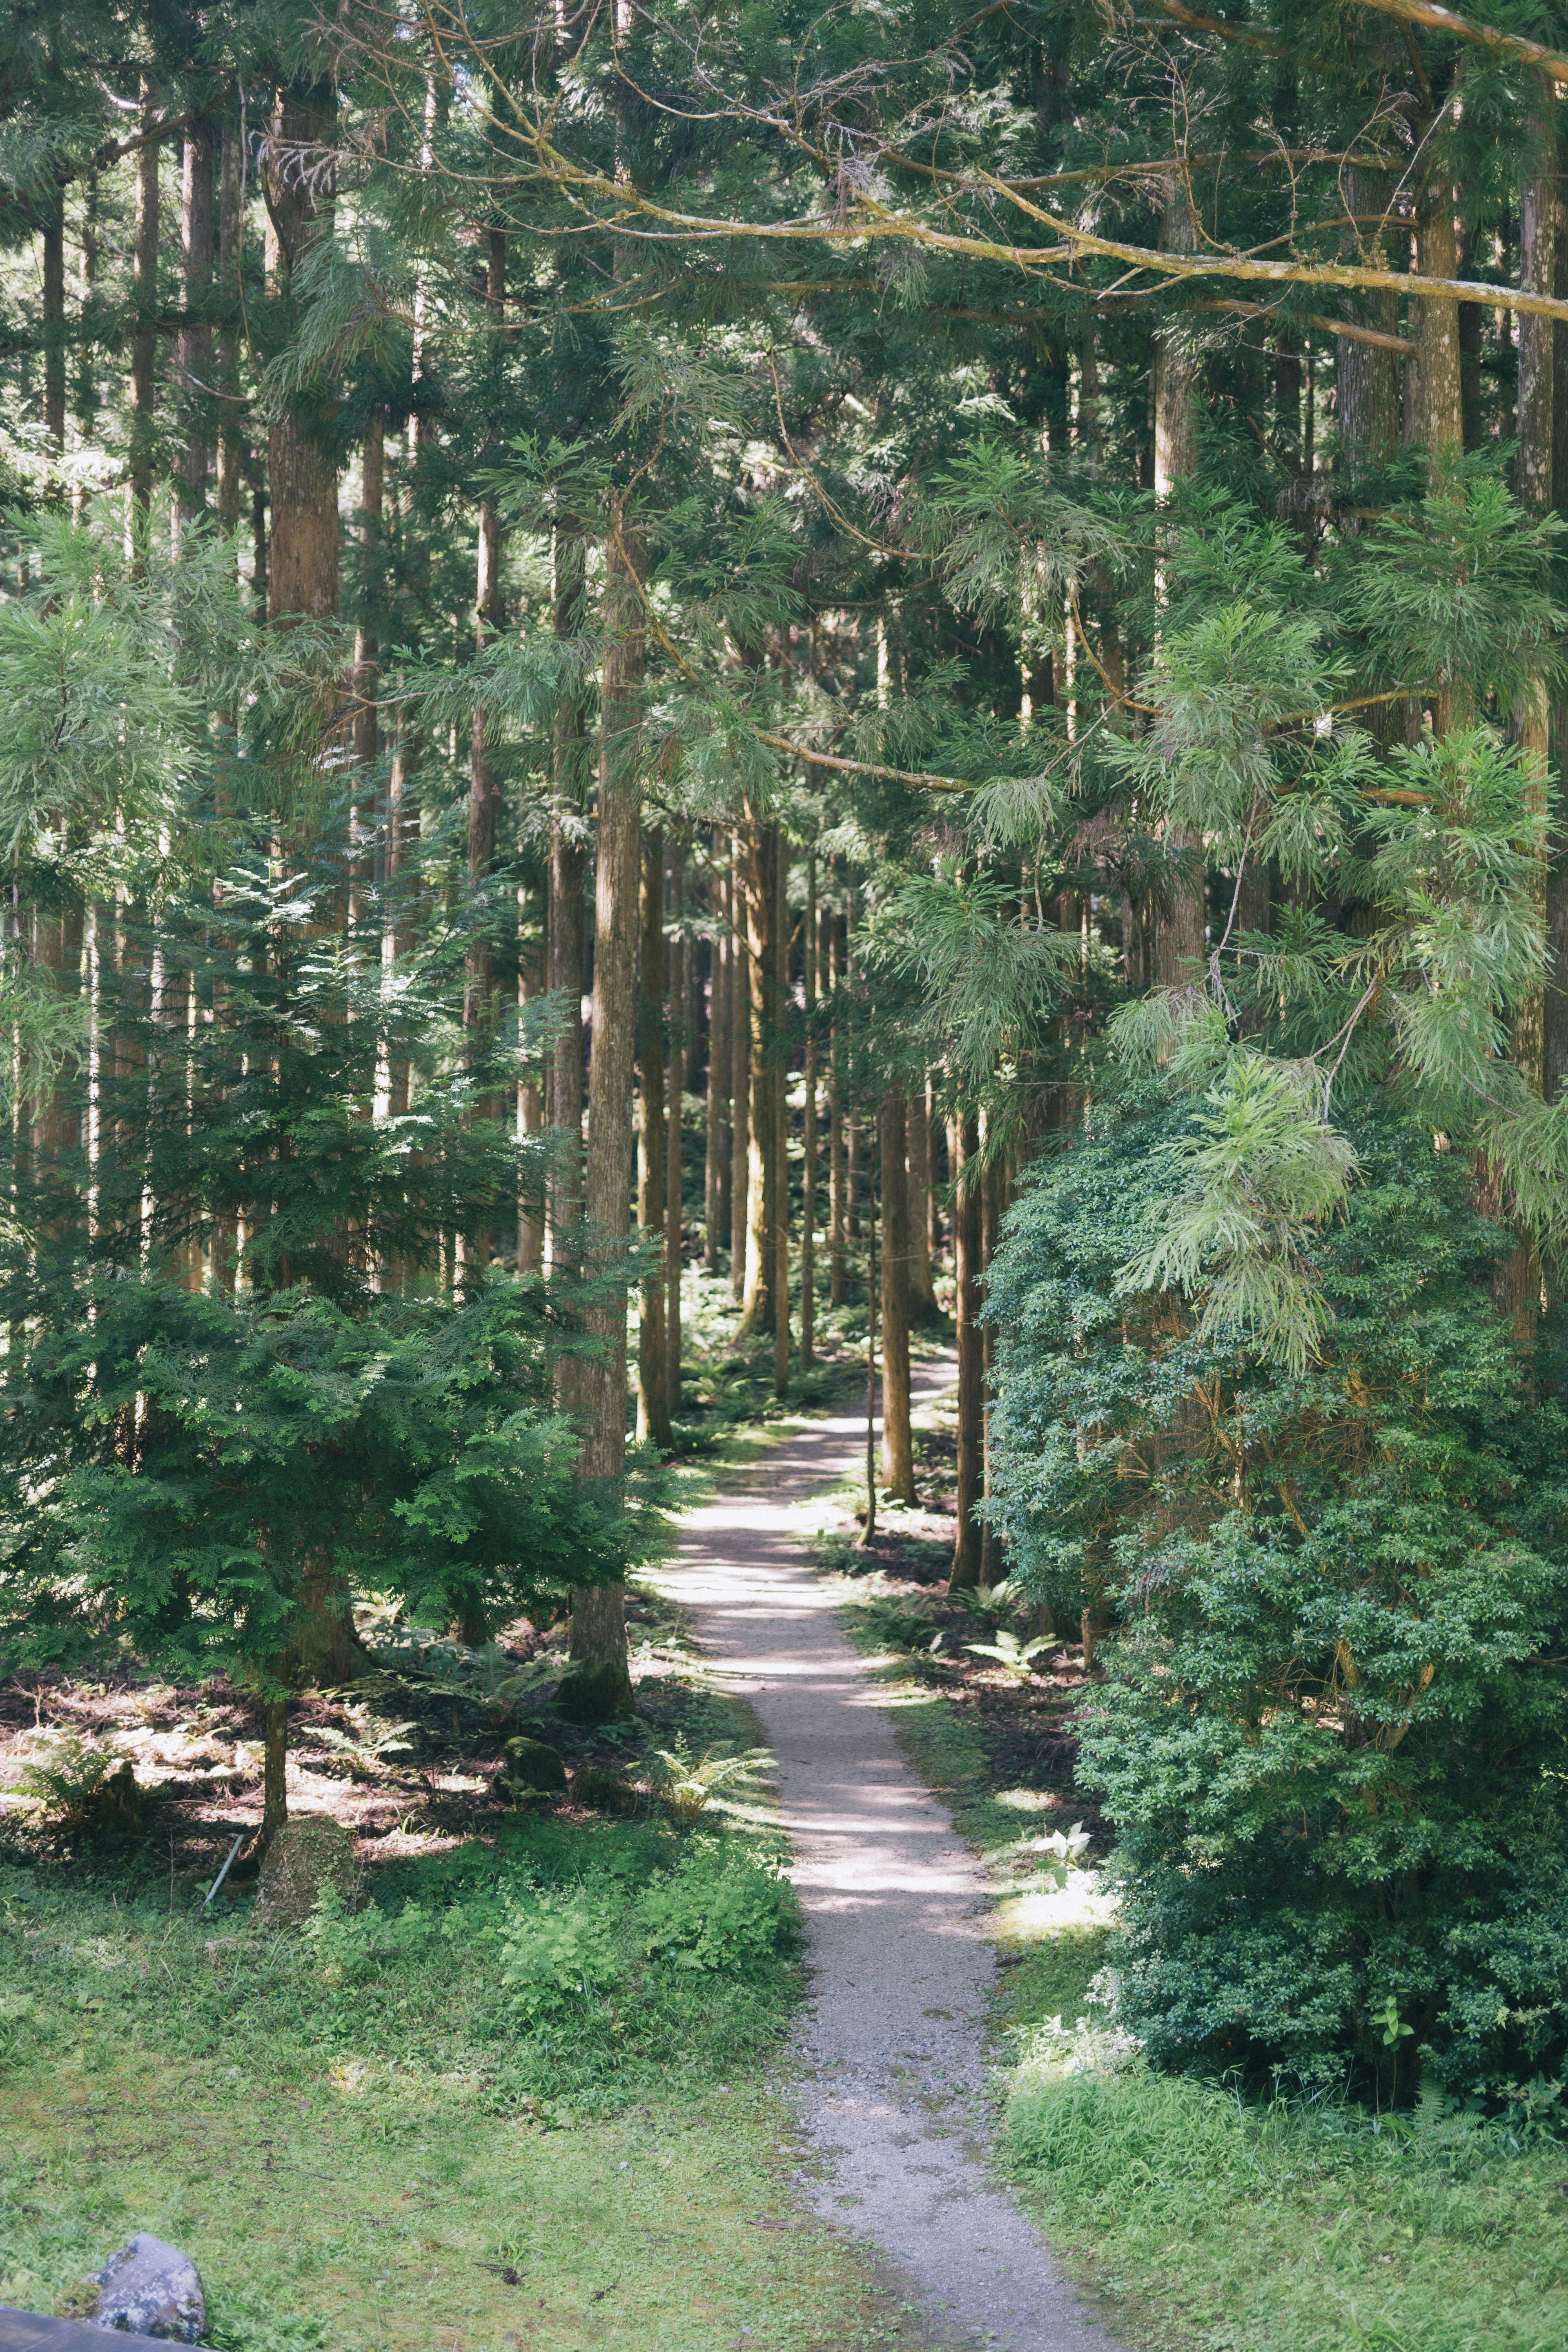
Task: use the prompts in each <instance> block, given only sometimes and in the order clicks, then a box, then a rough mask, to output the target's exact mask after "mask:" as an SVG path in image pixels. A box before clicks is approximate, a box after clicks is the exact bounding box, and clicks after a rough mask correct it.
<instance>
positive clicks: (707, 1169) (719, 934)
mask: <svg viewBox="0 0 1568 2352" xmlns="http://www.w3.org/2000/svg"><path fill="white" fill-rule="evenodd" d="M719 843H720V836H719V835H718V834H717V833H715V835H714V841H713V858H712V862H711V865H710V893H709V896H710V911H711V916H712V924H711V929H712V935H713V936H712V947H711V950H710V954H709V960H708V974H709V977H708V1117H707V1120H706V1123H705V1133H704V1136H703V1155H702V1213H703V1229H702V1263H703V1265H704V1266H705V1267H706V1269H707V1271H708V1272H709V1273H710V1274H717V1272H718V1270H719V1252H720V1249H721V1245H722V1238H721V1237H722V1236H723V1234H725V1232H726V1231H727V1228H728V1218H727V1215H726V1211H727V1210H728V1208H729V1198H730V1196H729V1182H728V1179H729V1173H730V1076H731V1043H730V996H731V988H730V975H731V964H732V957H731V945H730V939H729V935H728V934H729V912H730V908H729V889H728V885H727V876H726V873H725V871H724V869H722V868H721V866H720V863H719Z"/></svg>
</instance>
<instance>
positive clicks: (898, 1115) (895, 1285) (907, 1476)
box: [877, 1087, 915, 1503]
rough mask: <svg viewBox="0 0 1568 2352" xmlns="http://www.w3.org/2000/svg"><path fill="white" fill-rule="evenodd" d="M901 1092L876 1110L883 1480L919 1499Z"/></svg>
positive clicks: (891, 1093) (890, 1091)
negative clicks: (912, 1406)
mask: <svg viewBox="0 0 1568 2352" xmlns="http://www.w3.org/2000/svg"><path fill="white" fill-rule="evenodd" d="M904 1123H905V1109H904V1097H903V1091H902V1089H901V1088H900V1087H887V1088H886V1089H885V1090H884V1092H883V1095H882V1099H881V1103H880V1106H879V1112H878V1120H877V1129H878V1144H879V1155H878V1156H879V1159H880V1161H881V1168H882V1484H883V1486H886V1487H887V1488H888V1490H889V1493H890V1494H892V1495H893V1496H895V1497H896V1498H897V1500H898V1501H899V1502H900V1503H912V1502H913V1501H914V1499H915V1460H914V1441H913V1435H912V1433H911V1431H910V1208H909V1190H908V1182H907V1179H906V1177H905V1172H904Z"/></svg>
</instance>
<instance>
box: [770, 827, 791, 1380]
mask: <svg viewBox="0 0 1568 2352" xmlns="http://www.w3.org/2000/svg"><path fill="white" fill-rule="evenodd" d="M788 884H789V855H788V851H787V849H786V848H785V845H784V835H783V834H782V832H781V833H780V834H779V835H777V840H776V849H775V853H774V858H773V972H772V982H773V984H772V987H771V988H770V990H769V1013H770V1016H771V1017H770V1020H769V1024H768V1025H769V1029H770V1031H771V1033H772V1034H771V1039H770V1050H769V1055H768V1060H769V1066H770V1071H771V1075H772V1078H773V1086H772V1088H771V1099H772V1107H773V1181H772V1183H771V1184H770V1185H769V1187H768V1194H769V1200H770V1203H771V1213H770V1217H769V1223H768V1232H769V1234H770V1235H771V1237H772V1242H773V1394H774V1395H775V1396H780V1397H782V1396H783V1395H784V1394H785V1392H786V1391H787V1390H788V1388H789V1339H790V1332H789V1061H788V1044H789V1034H788V1028H787V1021H788V1006H789V950H790V920H789V895H788Z"/></svg>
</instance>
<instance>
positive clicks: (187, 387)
mask: <svg viewBox="0 0 1568 2352" xmlns="http://www.w3.org/2000/svg"><path fill="white" fill-rule="evenodd" d="M215 163H216V134H215V132H214V129H213V125H212V123H211V122H210V121H201V122H193V123H192V124H191V126H190V128H189V130H188V131H186V132H185V135H184V147H183V151H182V153H181V171H180V293H181V299H182V308H183V309H184V312H185V315H186V318H187V319H188V320H190V321H191V323H190V324H189V325H188V326H184V327H182V328H181V329H180V340H179V350H178V358H179V386H180V404H181V407H182V409H183V411H184V419H185V432H184V448H183V449H182V450H181V452H180V459H179V465H178V468H177V470H176V472H175V476H174V551H175V553H176V554H177V553H178V552H179V543H180V533H181V530H182V529H183V528H184V525H185V524H186V523H188V522H194V521H195V519H196V517H197V516H198V515H199V514H201V513H203V512H204V511H205V507H206V502H207V473H208V469H209V467H210V466H211V464H212V443H211V437H210V434H209V431H208V426H207V415H208V403H209V401H210V399H211V396H212V395H211V393H210V391H209V389H208V387H209V385H210V384H211V382H212V349H213V331H212V326H211V324H210V322H209V320H207V319H206V318H205V316H204V315H203V313H204V312H205V311H206V310H208V308H209V306H210V305H211V302H212V280H213V170H214V165H215Z"/></svg>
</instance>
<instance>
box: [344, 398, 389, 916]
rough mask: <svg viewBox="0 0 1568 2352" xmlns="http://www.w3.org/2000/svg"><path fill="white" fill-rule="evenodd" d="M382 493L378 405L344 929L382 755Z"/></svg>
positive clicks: (370, 422)
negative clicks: (379, 699)
mask: <svg viewBox="0 0 1568 2352" xmlns="http://www.w3.org/2000/svg"><path fill="white" fill-rule="evenodd" d="M385 496H386V422H385V418H384V415H383V414H382V412H381V410H380V409H379V408H374V409H372V411H371V413H370V415H369V416H368V418H367V419H366V420H365V428H364V446H363V460H362V481H361V490H360V527H359V552H360V577H359V616H358V618H357V620H356V621H355V624H354V668H353V753H354V770H355V774H356V778H357V780H358V789H359V793H360V795H361V797H359V798H357V799H356V800H355V802H354V803H353V806H352V808H351V809H350V811H349V841H350V848H349V930H350V932H351V934H353V935H356V936H357V934H358V932H359V930H360V929H361V927H362V925H363V920H364V898H365V892H366V888H367V886H368V885H369V883H370V880H371V862H370V858H369V856H367V854H366V853H367V849H368V846H369V844H370V843H371V842H372V841H373V840H374V835H375V803H374V777H375V770H376V763H377V761H379V759H380V757H381V727H380V721H379V714H378V712H377V709H376V693H377V688H378V686H379V683H380V671H379V668H378V667H377V658H376V657H377V656H378V654H379V652H380V650H381V649H380V646H379V644H378V642H377V636H376V614H377V609H378V607H379V605H380V603H381V525H382V510H383V508H384V503H385Z"/></svg>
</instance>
